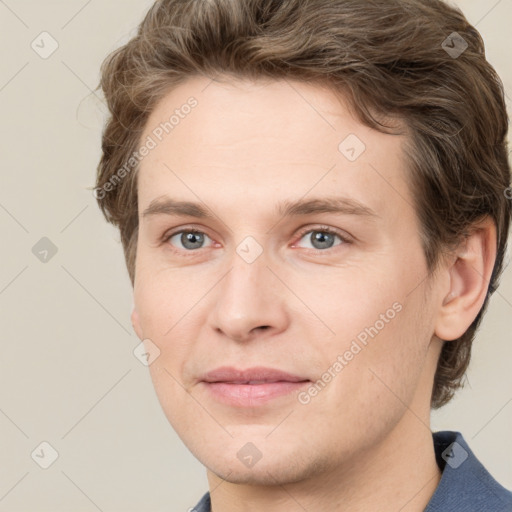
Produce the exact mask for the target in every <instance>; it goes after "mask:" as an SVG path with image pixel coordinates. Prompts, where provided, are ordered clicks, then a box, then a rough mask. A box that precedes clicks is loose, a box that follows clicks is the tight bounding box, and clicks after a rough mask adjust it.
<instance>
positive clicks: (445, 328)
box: [435, 218, 496, 341]
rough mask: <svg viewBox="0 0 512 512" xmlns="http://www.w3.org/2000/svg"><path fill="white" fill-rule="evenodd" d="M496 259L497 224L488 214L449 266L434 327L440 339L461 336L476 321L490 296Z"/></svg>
mask: <svg viewBox="0 0 512 512" xmlns="http://www.w3.org/2000/svg"><path fill="white" fill-rule="evenodd" d="M495 260H496V226H495V224H494V222H493V220H492V219H491V218H486V219H484V220H483V221H481V222H479V223H478V224H477V225H475V227H474V229H473V230H472V231H471V234H470V235H469V236H468V237H467V238H466V239H465V241H464V243H463V244H462V245H461V247H459V249H458V250H457V251H456V258H455V259H454V261H453V262H452V263H450V265H449V267H448V268H447V269H446V271H447V272H448V274H449V281H450V289H449V291H448V293H447V294H446V295H445V296H444V297H443V299H442V304H441V306H440V310H439V315H438V318H437V322H436V328H435V334H436V336H438V337H439V338H440V339H442V340H446V341H451V340H455V339H457V338H460V337H461V336H462V335H463V334H464V332H466V330H467V329H468V327H469V326H470V325H471V324H472V323H473V320H474V319H475V318H476V316H477V315H478V313H479V311H480V309H481V308H482V306H483V304H484V301H485V298H486V296H487V291H488V288H489V282H490V279H491V274H492V270H493V267H494V262H495Z"/></svg>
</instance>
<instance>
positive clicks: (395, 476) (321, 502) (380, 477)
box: [208, 410, 441, 512]
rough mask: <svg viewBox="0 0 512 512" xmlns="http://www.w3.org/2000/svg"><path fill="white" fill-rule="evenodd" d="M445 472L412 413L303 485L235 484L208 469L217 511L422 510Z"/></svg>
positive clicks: (428, 436) (422, 424) (423, 425)
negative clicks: (374, 442) (376, 439)
mask: <svg viewBox="0 0 512 512" xmlns="http://www.w3.org/2000/svg"><path fill="white" fill-rule="evenodd" d="M440 479H441V472H440V470H439V468H438V466H437V463H436V460H435V452H434V447H433V442H432V433H431V431H430V428H429V426H428V415H427V422H423V419H422V420H420V419H419V418H418V417H417V416H416V415H415V414H413V413H412V412H411V411H410V410H407V411H406V412H405V414H404V416H403V417H402V419H401V421H400V422H399V423H398V424H397V425H396V427H395V428H394V429H393V430H392V431H391V432H390V433H389V434H388V435H387V436H386V437H385V438H383V439H381V440H379V441H378V442H377V443H376V444H375V445H373V446H371V447H369V448H368V449H367V451H366V452H365V453H357V454H356V456H355V457H354V458H353V459H351V460H347V461H342V462H341V463H340V464H339V465H337V466H336V467H335V468H334V469H333V470H332V471H323V472H321V473H317V474H315V475H314V476H313V477H312V478H309V479H307V480H303V481H300V482H290V483H285V484H283V485H275V486H256V485H241V484H233V483H230V482H228V481H225V480H222V479H221V478H219V477H218V476H217V475H215V474H213V473H212V472H210V471H208V483H209V487H210V493H211V501H212V510H213V511H214V512H235V511H238V510H245V511H247V512H263V511H267V510H272V511H273V512H304V510H324V509H325V510H331V511H333V512H367V511H368V510H400V512H423V511H424V509H425V507H426V506H427V504H428V502H429V500H430V498H431V497H432V495H433V493H434V491H435V489H436V487H437V485H438V484H439V481H440Z"/></svg>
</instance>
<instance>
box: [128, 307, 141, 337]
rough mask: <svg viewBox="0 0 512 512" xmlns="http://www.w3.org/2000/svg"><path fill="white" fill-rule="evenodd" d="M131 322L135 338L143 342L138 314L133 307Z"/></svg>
mask: <svg viewBox="0 0 512 512" xmlns="http://www.w3.org/2000/svg"><path fill="white" fill-rule="evenodd" d="M131 320H132V327H133V330H134V331H135V333H136V334H137V337H138V338H139V340H143V339H144V336H143V335H142V329H141V326H140V320H139V313H138V312H137V310H136V309H135V306H134V307H133V311H132V314H131Z"/></svg>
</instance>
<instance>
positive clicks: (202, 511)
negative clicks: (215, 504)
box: [190, 492, 211, 512]
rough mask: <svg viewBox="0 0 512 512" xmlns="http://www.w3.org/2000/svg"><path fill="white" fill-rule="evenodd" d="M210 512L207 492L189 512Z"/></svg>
mask: <svg viewBox="0 0 512 512" xmlns="http://www.w3.org/2000/svg"><path fill="white" fill-rule="evenodd" d="M210 511H211V503H210V493H209V492H207V493H206V494H205V495H204V496H203V497H202V498H201V500H200V501H199V503H198V504H197V505H196V506H195V507H194V508H192V509H190V512H210Z"/></svg>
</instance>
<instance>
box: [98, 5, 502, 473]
mask: <svg viewBox="0 0 512 512" xmlns="http://www.w3.org/2000/svg"><path fill="white" fill-rule="evenodd" d="M454 32H457V33H458V34H459V36H462V38H463V40H464V45H463V46H461V44H462V43H461V41H462V40H461V39H458V38H456V39H453V36H452V34H453V33H454ZM459 36H457V37H459ZM450 37H451V39H450ZM447 39H448V41H449V45H448V48H447V49H452V50H453V48H454V47H455V50H457V49H459V50H460V54H458V55H456V54H454V53H453V51H452V52H451V53H450V52H449V51H447V49H445V48H446V45H443V42H444V41H445V40H447ZM466 44H467V47H465V45H466ZM443 46H444V47H443ZM101 87H102V89H103V91H104V94H105V97H106V100H107V103H108V106H109V109H110V112H111V117H110V119H109V120H108V123H107V125H106V128H105V131H104V133H103V141H102V150H103V154H102V158H101V162H100V164H99V168H98V178H97V183H96V197H97V199H98V203H99V205H100V208H101V209H102V211H103V213H104V214H105V216H106V218H107V220H109V221H110V222H112V223H113V224H114V225H116V226H118V227H119V230H120V233H121V240H122V244H123V248H124V252H125V257H126V264H127V268H128V272H129V276H130V279H131V282H132V284H133V285H134V302H135V308H134V313H133V315H132V321H133V324H134V328H135V330H136V332H137V335H138V336H139V337H140V338H141V339H145V340H151V341H150V342H148V341H147V342H146V343H151V344H152V345H153V346H156V347H158V350H159V353H160V355H159V357H158V358H157V359H155V361H154V362H153V363H152V364H151V366H150V371H151V375H152V378H153V381H154V384H155V388H156V391H157V394H158V396H159V399H160V402H161V403H162V406H163V409H164V411H165V412H166V414H167V417H168V418H169V420H170V422H171V423H172V424H173V426H174V428H175V429H176V431H177V433H178V434H179V435H180V437H182V439H183V440H184V441H185V443H186V444H187V446H188V447H189V448H190V449H191V451H192V452H193V453H195V454H196V455H197V456H198V458H199V459H200V460H201V461H203V462H204V463H205V465H207V466H209V467H211V468H212V469H214V470H216V471H218V473H219V474H223V476H224V477H226V475H227V474H229V472H230V471H240V477H239V478H240V481H243V480H244V479H248V478H249V477H248V476H247V475H246V474H244V471H243V470H244V468H243V467H242V466H240V465H239V466H235V463H236V459H235V457H236V453H237V450H238V449H239V448H241V447H242V446H245V445H246V443H253V445H255V446H256V447H257V448H258V450H259V451H260V452H261V453H263V456H264V457H266V458H265V460H267V461H268V464H269V465H268V466H265V465H261V466H260V467H261V468H262V469H261V471H262V473H261V475H260V480H259V481H262V480H261V479H263V478H264V476H263V475H264V468H266V469H269V468H272V472H274V471H276V472H279V471H281V472H282V471H284V470H285V468H284V467H281V466H280V465H279V464H284V465H286V462H281V463H280V462H279V461H278V460H277V458H276V459H272V455H271V454H272V453H273V448H275V447H279V449H280V450H281V455H284V456H285V459H280V460H285V461H286V460H288V459H287V457H286V456H289V457H292V456H293V457H294V460H297V461H298V462H297V465H296V467H294V468H293V469H290V468H287V471H295V473H294V475H289V476H290V478H292V479H293V478H297V479H299V478H301V477H303V476H304V474H305V471H306V469H304V468H306V466H307V467H308V468H309V469H308V470H309V471H313V470H314V469H315V468H316V469H318V468H321V467H327V465H328V464H329V460H330V459H329V457H332V453H335V454H337V456H338V457H342V456H343V457H345V458H350V456H352V455H354V454H355V453H356V452H357V451H358V450H359V451H361V450H364V449H365V448H368V447H370V446H371V445H372V444H374V443H376V442H377V441H378V439H379V438H382V437H383V436H385V435H386V434H387V433H389V432H390V431H391V430H392V429H393V427H394V426H395V425H397V424H398V423H399V422H400V421H401V420H402V418H403V417H404V414H405V412H406V409H407V407H412V406H414V407H419V408H420V409H422V410H423V411H424V412H425V411H427V412H428V410H430V408H438V407H441V406H442V405H444V404H446V403H447V402H448V401H449V400H450V399H451V397H452V396H453V393H454V391H455V390H456V389H457V388H458V387H459V386H460V385H461V382H462V378H463V376H464V373H465V371H466V368H467V366H468V364H469V360H470V353H471V344H472V341H473V339H474V335H475V332H476V329H477V327H478V325H479V323H480V321H481V319H482V315H483V313H484V311H485V308H486V306H487V303H488V300H489V297H490V295H491V293H492V292H493V291H494V290H495V289H496V287H497V286H498V279H499V276H500V274H501V272H502V269H503V261H504V255H505V250H506V242H507V234H508V229H509V221H510V211H511V210H510V200H509V199H508V198H507V195H508V194H507V189H508V187H509V186H510V167H509V164H508V161H507V147H506V134H507V129H508V121H507V116H506V109H505V102H504V93H503V89H502V85H501V82H500V80H499V78H498V77H497V75H496V73H495V71H494V70H493V68H492V67H491V66H490V64H489V63H488V62H487V61H486V59H485V53H484V46H483V42H482V40H481V37H480V35H479V34H478V32H477V31H476V29H475V28H474V27H472V26H471V25H470V24H469V23H468V22H467V20H466V19H465V18H464V16H463V15H462V13H460V12H459V11H457V10H456V9H454V8H452V7H449V6H448V5H446V4H445V3H443V2H441V1H437V0H432V1H430V2H423V1H420V0H417V1H416V0H392V1H389V0H385V1H384V0H382V1H376V2H371V3H366V2H357V1H352V0H324V1H316V2H309V1H307V2H296V1H292V0H290V1H285V2H276V1H274V0H208V1H204V0H201V1H191V0H188V1H179V0H162V1H159V2H156V3H155V5H154V6H153V7H152V8H151V9H150V11H149V13H148V14H147V16H146V18H145V19H144V20H143V22H142V24H141V25H140V27H139V30H138V33H137V35H136V36H135V37H134V38H133V39H132V40H131V41H129V42H128V43H127V44H126V45H125V46H123V47H122V48H120V49H118V50H116V51H115V52H113V53H112V54H111V55H110V56H109V57H108V58H107V59H106V61H105V62H104V64H103V66H102V79H101ZM169 199H172V200H173V201H174V202H173V203H171V202H170V201H169ZM334 199H342V201H341V203H340V202H339V201H338V203H337V204H336V205H334V202H335V201H334ZM299 201H302V204H300V205H299V204H296V203H298V202H299ZM176 202H179V203H182V204H180V205H179V207H178V206H177V205H176ZM184 203H187V204H184ZM189 203H195V205H191V204H189ZM334 206H336V208H334ZM199 210H202V211H199ZM326 229H327V231H326ZM187 230H189V231H190V230H195V231H197V232H198V233H196V234H195V235H194V234H193V233H190V232H189V231H187ZM350 354H352V355H350ZM339 356H341V358H340V357H339ZM225 365H229V366H236V367H238V368H247V367H252V366H268V367H274V368H279V369H282V370H285V371H288V372H290V373H294V374H299V375H300V376H301V377H303V378H304V379H305V380H308V381H310V382H309V384H308V385H307V386H306V387H304V388H302V389H301V390H300V391H301V392H300V393H298V395H297V399H296V400H290V398H289V396H287V397H280V398H277V399H276V401H272V402H270V403H268V404H266V405H263V406H258V407H256V408H243V409H242V410H238V409H237V410H236V412H234V409H233V408H232V407H229V406H226V405H225V404H222V403H219V402H217V401H215V400H214V399H212V397H211V395H210V394H209V393H208V391H206V390H205V389H204V385H203V384H204V383H203V382H201V379H202V377H204V373H205V372H207V371H210V370H212V369H214V368H216V367H219V366H225ZM315 390H316V391H315ZM390 390H392V392H390ZM397 397H399V399H397ZM275 404H279V405H280V407H276V406H275ZM286 411H288V412H287V414H288V415H289V417H287V419H286V421H285V422H283V424H282V425H280V426H279V427H278V428H276V429H275V430H273V428H274V427H275V426H276V425H278V424H279V422H280V421H281V420H283V418H284V417H285V416H286V413H285V412H286ZM292 412H293V414H292ZM427 412H425V414H427ZM370 418H373V419H374V420H377V421H373V420H370ZM200 425H201V426H200ZM368 425H373V426H371V427H370V428H368ZM271 430H272V434H271V435H270V434H269V432H270V431H271ZM312 431H315V432H320V433H321V434H320V435H319V436H317V437H316V438H315V439H314V440H311V432H312ZM212 447H215V448H212ZM305 447H307V448H305ZM223 454H228V455H223ZM306 461H310V462H309V463H308V462H306ZM311 461H314V462H313V464H311ZM251 475H252V476H253V477H254V475H255V473H254V471H253V472H252V473H251ZM232 478H235V477H232Z"/></svg>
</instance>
